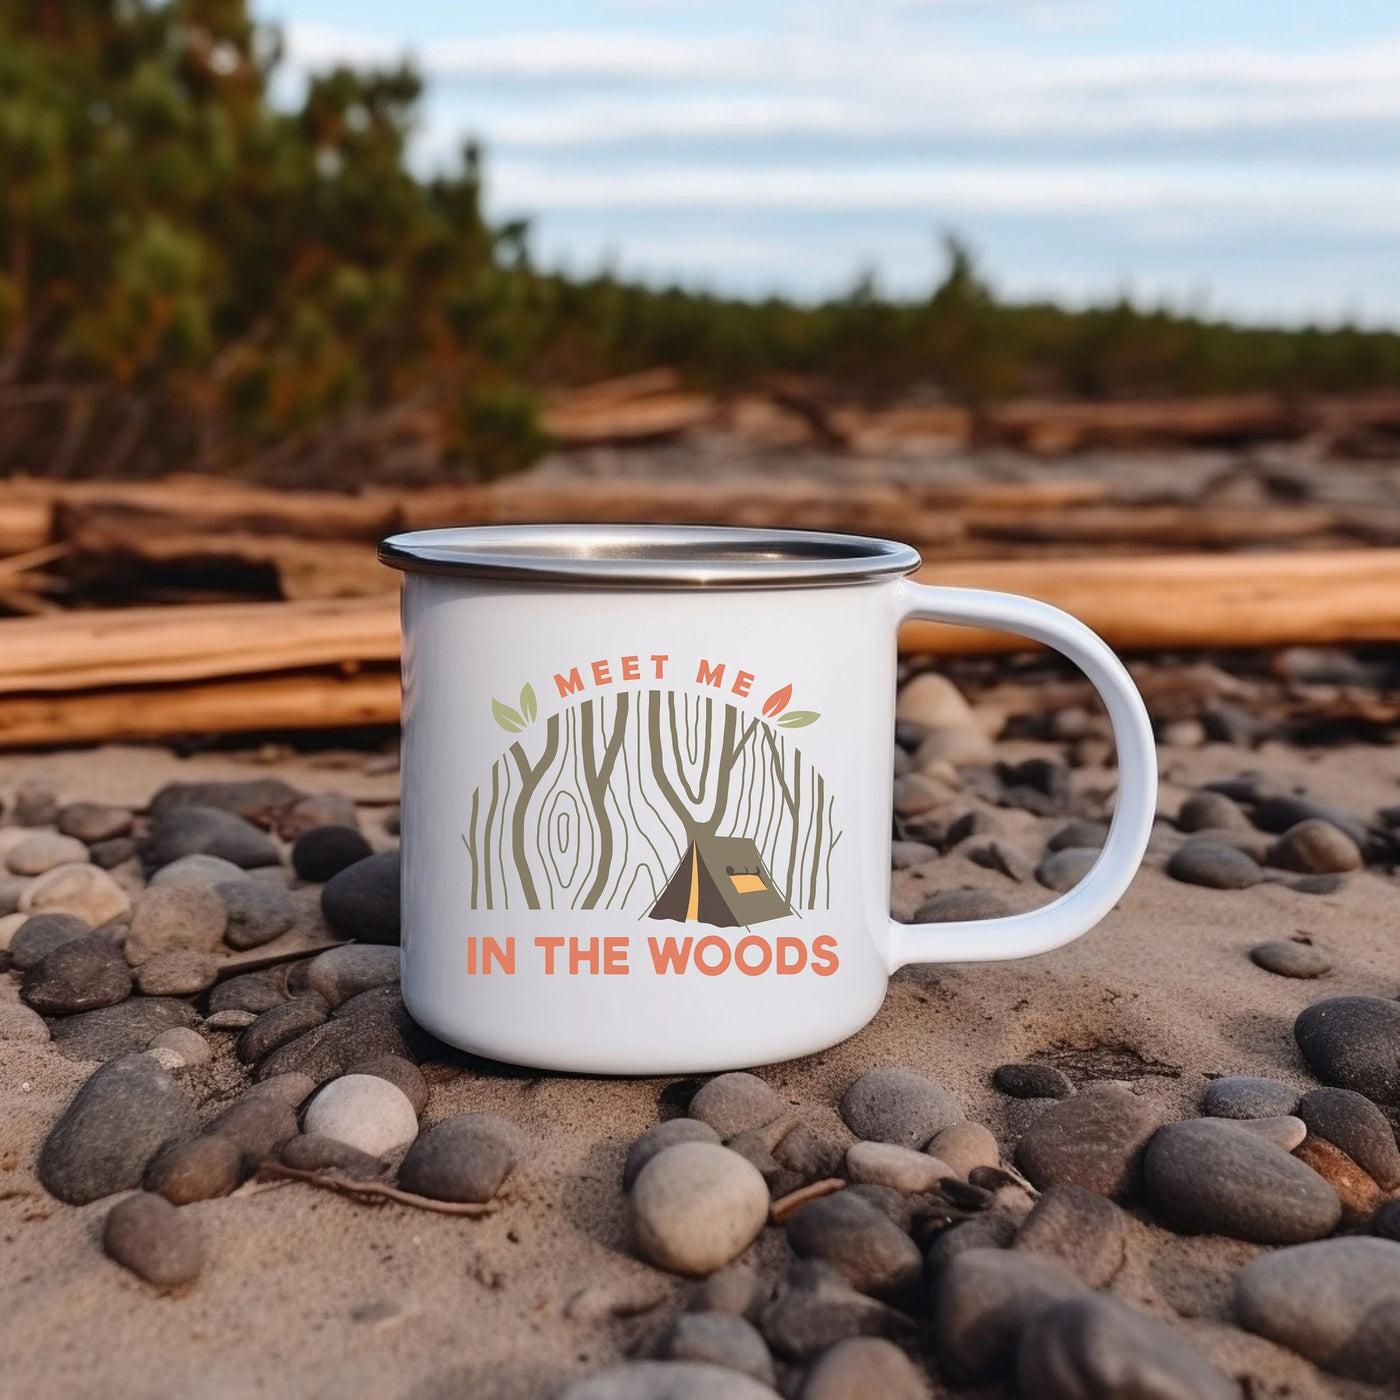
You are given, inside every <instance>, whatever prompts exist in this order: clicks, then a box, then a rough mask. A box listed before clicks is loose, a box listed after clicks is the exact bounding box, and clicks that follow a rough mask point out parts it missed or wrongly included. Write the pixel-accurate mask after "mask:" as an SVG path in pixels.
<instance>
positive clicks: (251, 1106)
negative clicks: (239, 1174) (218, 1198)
mask: <svg viewBox="0 0 1400 1400" xmlns="http://www.w3.org/2000/svg"><path fill="white" fill-rule="evenodd" d="M205 1131H206V1132H209V1133H216V1134H218V1135H219V1136H220V1137H226V1138H228V1139H230V1141H232V1142H233V1143H234V1144H236V1146H237V1147H238V1150H239V1151H240V1152H241V1153H242V1155H243V1170H244V1171H245V1172H249V1173H251V1172H253V1171H256V1170H257V1168H258V1167H260V1166H261V1165H262V1164H263V1163H264V1162H266V1161H268V1160H269V1159H271V1158H272V1157H275V1156H276V1155H277V1148H278V1145H279V1144H280V1143H283V1142H285V1141H286V1140H287V1139H288V1138H289V1137H295V1136H296V1133H297V1115H296V1112H295V1110H293V1109H292V1108H291V1107H289V1106H288V1105H287V1104H285V1103H282V1102H281V1101H280V1100H278V1099H274V1098H271V1097H270V1096H267V1095H253V1096H250V1097H244V1098H241V1099H239V1100H238V1102H237V1103H235V1104H233V1105H232V1106H231V1107H229V1108H226V1109H225V1110H224V1111H223V1112H222V1113H221V1114H219V1116H218V1117H217V1118H215V1119H214V1121H213V1122H212V1123H210V1124H209V1125H208V1127H207V1128H206V1129H205Z"/></svg>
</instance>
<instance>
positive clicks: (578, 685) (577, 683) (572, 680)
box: [554, 666, 583, 695]
mask: <svg viewBox="0 0 1400 1400" xmlns="http://www.w3.org/2000/svg"><path fill="white" fill-rule="evenodd" d="M554 684H555V685H557V686H558V687H559V694H560V695H572V694H573V693H574V691H576V690H582V689H583V677H582V676H580V675H579V673H578V667H577V666H575V667H574V669H573V670H572V671H570V672H569V679H568V680H565V679H564V677H563V676H561V675H559V673H558V672H555V675H554Z"/></svg>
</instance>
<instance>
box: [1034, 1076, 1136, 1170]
mask: <svg viewBox="0 0 1400 1400" xmlns="http://www.w3.org/2000/svg"><path fill="white" fill-rule="evenodd" d="M1157 1124H1158V1118H1157V1114H1156V1112H1155V1111H1154V1110H1153V1109H1152V1107H1151V1105H1149V1104H1148V1103H1147V1102H1145V1101H1144V1100H1143V1099H1140V1098H1138V1097H1137V1096H1136V1095H1135V1094H1130V1093H1128V1092H1127V1091H1126V1090H1123V1089H1118V1088H1115V1087H1113V1086H1111V1085H1106V1086H1101V1087H1095V1088H1092V1089H1086V1090H1085V1091H1084V1092H1083V1093H1081V1094H1076V1095H1075V1096H1074V1097H1073V1098H1071V1099H1062V1100H1060V1101H1059V1102H1057V1103H1055V1104H1052V1105H1051V1106H1050V1107H1049V1108H1047V1109H1046V1110H1045V1111H1044V1112H1043V1113H1041V1114H1040V1115H1039V1116H1038V1117H1037V1118H1036V1120H1035V1121H1034V1122H1033V1123H1032V1124H1031V1125H1030V1127H1029V1128H1028V1129H1027V1130H1026V1132H1025V1133H1024V1135H1023V1136H1022V1138H1021V1141H1020V1143H1019V1144H1018V1145H1017V1148H1016V1165H1017V1166H1018V1167H1019V1168H1020V1169H1021V1171H1022V1172H1024V1173H1025V1175H1026V1177H1027V1178H1028V1179H1029V1180H1030V1181H1031V1183H1032V1184H1033V1185H1035V1186H1037V1187H1039V1188H1040V1189H1041V1190H1046V1189H1048V1188H1049V1187H1051V1186H1061V1185H1067V1186H1083V1187H1085V1188H1086V1189H1087V1190H1090V1191H1097V1192H1098V1193H1099V1194H1100V1195H1101V1196H1109V1197H1114V1198H1120V1197H1126V1196H1130V1195H1131V1194H1132V1193H1133V1191H1134V1189H1135V1187H1136V1185H1137V1182H1138V1177H1139V1173H1140V1168H1141V1162H1142V1154H1143V1151H1144V1150H1145V1148H1146V1147H1147V1142H1148V1139H1149V1138H1150V1137H1151V1136H1152V1134H1153V1132H1154V1131H1155V1130H1156V1128H1157Z"/></svg>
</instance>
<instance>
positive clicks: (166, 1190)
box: [142, 1133, 243, 1206]
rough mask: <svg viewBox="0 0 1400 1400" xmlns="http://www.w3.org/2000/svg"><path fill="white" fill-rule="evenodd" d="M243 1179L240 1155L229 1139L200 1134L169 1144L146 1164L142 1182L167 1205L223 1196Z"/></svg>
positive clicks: (235, 1144) (214, 1134)
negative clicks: (167, 1202) (163, 1199)
mask: <svg viewBox="0 0 1400 1400" xmlns="http://www.w3.org/2000/svg"><path fill="white" fill-rule="evenodd" d="M242 1179H243V1154H242V1152H241V1151H240V1150H239V1147H238V1144H237V1143H236V1142H234V1141H233V1139H232V1138H227V1137H223V1136H221V1135H219V1134H217V1133H204V1134H202V1135H201V1136H199V1137H193V1138H186V1139H185V1141H183V1142H176V1143H172V1144H171V1145H170V1146H169V1147H167V1148H165V1150H164V1151H162V1152H159V1153H157V1154H156V1156H155V1157H153V1158H152V1159H151V1162H150V1165H149V1166H147V1168H146V1172H145V1176H144V1177H143V1178H142V1185H143V1186H145V1188H146V1190H147V1191H153V1192H155V1194H156V1195H157V1196H164V1197H165V1199H166V1200H167V1201H169V1202H170V1203H171V1205H176V1206H187V1205H189V1204H190V1203H191V1202H192V1201H209V1200H213V1198H214V1197H215V1196H227V1195H228V1193H229V1192H230V1191H232V1190H233V1189H234V1188H235V1187H236V1186H237V1185H238V1183H239V1182H240V1181H241V1180H242Z"/></svg>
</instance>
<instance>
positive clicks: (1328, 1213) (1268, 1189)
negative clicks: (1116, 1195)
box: [1143, 1118, 1342, 1244]
mask: <svg viewBox="0 0 1400 1400" xmlns="http://www.w3.org/2000/svg"><path fill="white" fill-rule="evenodd" d="M1143 1169H1144V1175H1145V1177H1146V1181H1147V1200H1148V1204H1149V1205H1150V1206H1151V1207H1152V1209H1153V1210H1154V1211H1155V1212H1156V1213H1157V1214H1158V1215H1159V1216H1161V1217H1162V1218H1163V1219H1164V1220H1165V1221H1166V1222H1167V1224H1169V1225H1171V1226H1172V1227H1173V1228H1174V1229H1177V1230H1182V1231H1185V1232H1187V1233H1191V1234H1217V1235H1228V1236H1230V1237H1231V1238H1232V1239H1239V1240H1251V1241H1253V1242H1254V1243H1256V1244H1297V1243H1300V1242H1301V1241H1303V1240H1313V1239H1318V1238H1320V1237H1321V1236H1323V1235H1326V1234H1330V1233H1331V1231H1332V1230H1334V1229H1335V1228H1336V1226H1337V1222H1338V1221H1339V1220H1340V1219H1341V1215H1342V1205H1341V1201H1340V1200H1338V1198H1337V1193H1336V1192H1335V1191H1334V1190H1333V1189H1332V1188H1331V1187H1330V1186H1329V1185H1328V1184H1327V1183H1326V1182H1325V1181H1324V1180H1323V1179H1322V1178H1321V1177H1320V1176H1319V1175H1318V1174H1317V1173H1316V1172H1315V1171H1313V1170H1312V1168H1311V1167H1308V1166H1305V1165H1304V1164H1303V1163H1302V1162H1300V1161H1299V1160H1298V1159H1297V1158H1296V1157H1292V1156H1290V1155H1289V1154H1288V1153H1287V1152H1285V1151H1283V1150H1282V1148H1279V1147H1276V1146H1275V1145H1274V1144H1273V1143H1272V1142H1270V1141H1268V1139H1267V1138H1265V1137H1263V1136H1261V1135H1260V1134H1258V1133H1252V1132H1248V1131H1247V1130H1246V1128H1245V1127H1244V1126H1243V1125H1242V1124H1239V1123H1233V1122H1231V1121H1230V1120H1228V1119H1225V1118H1193V1119H1188V1120H1187V1121H1185V1122H1182V1123H1169V1124H1167V1126H1166V1127H1164V1128H1162V1129H1160V1130H1159V1131H1158V1132H1157V1133H1156V1135H1155V1136H1154V1137H1153V1139H1152V1142H1151V1143H1150V1144H1149V1146H1148V1149H1147V1155H1146V1158H1145V1159H1144V1163H1143Z"/></svg>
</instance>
